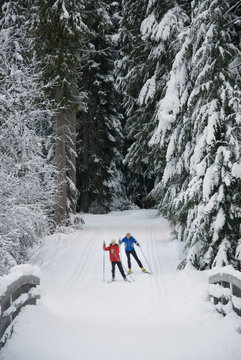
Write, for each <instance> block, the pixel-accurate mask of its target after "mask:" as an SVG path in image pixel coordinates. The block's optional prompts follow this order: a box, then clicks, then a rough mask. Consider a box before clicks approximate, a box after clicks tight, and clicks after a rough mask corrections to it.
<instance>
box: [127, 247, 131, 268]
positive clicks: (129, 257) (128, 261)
mask: <svg viewBox="0 0 241 360" xmlns="http://www.w3.org/2000/svg"><path fill="white" fill-rule="evenodd" d="M126 256H127V264H128V268H129V269H131V255H130V251H126Z"/></svg>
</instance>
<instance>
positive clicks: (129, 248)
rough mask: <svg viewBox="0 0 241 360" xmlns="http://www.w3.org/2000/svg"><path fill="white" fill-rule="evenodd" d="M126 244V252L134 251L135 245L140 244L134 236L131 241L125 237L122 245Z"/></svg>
mask: <svg viewBox="0 0 241 360" xmlns="http://www.w3.org/2000/svg"><path fill="white" fill-rule="evenodd" d="M122 243H125V247H126V249H125V250H126V251H132V250H134V243H135V244H138V242H137V241H136V239H134V238H133V237H132V236H131V237H130V239H127V237H126V236H125V237H124V238H123V239H122V240H121V241H120V244H122Z"/></svg>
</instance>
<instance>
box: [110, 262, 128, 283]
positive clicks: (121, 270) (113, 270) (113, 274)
mask: <svg viewBox="0 0 241 360" xmlns="http://www.w3.org/2000/svg"><path fill="white" fill-rule="evenodd" d="M111 265H112V269H111V272H112V278H113V279H114V278H115V266H116V265H117V266H118V268H119V270H120V273H121V275H122V276H123V278H124V279H125V277H126V276H125V273H124V270H123V267H122V263H121V262H120V261H111Z"/></svg>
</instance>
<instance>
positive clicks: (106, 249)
mask: <svg viewBox="0 0 241 360" xmlns="http://www.w3.org/2000/svg"><path fill="white" fill-rule="evenodd" d="M103 250H105V251H109V250H110V247H109V246H107V247H106V246H105V242H104V243H103Z"/></svg>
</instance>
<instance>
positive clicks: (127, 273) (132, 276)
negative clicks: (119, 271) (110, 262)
mask: <svg viewBox="0 0 241 360" xmlns="http://www.w3.org/2000/svg"><path fill="white" fill-rule="evenodd" d="M122 266H123V269H124V270H125V272H126V275H128V276H130V278H131V280H132V281H135V279H134V278H133V276H131V274H129V273H128V271H127V269H126V268H125V266H124V265H123V264H122Z"/></svg>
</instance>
